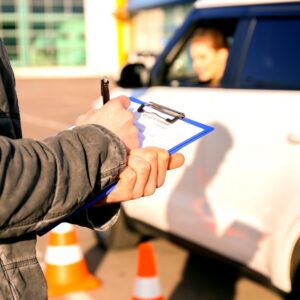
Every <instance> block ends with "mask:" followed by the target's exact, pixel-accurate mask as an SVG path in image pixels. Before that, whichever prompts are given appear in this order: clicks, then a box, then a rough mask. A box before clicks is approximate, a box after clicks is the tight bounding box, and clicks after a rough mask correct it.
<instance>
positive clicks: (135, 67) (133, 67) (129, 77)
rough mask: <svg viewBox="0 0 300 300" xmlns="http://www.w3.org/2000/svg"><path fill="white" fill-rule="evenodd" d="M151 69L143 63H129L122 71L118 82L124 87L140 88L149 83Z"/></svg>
mask: <svg viewBox="0 0 300 300" xmlns="http://www.w3.org/2000/svg"><path fill="white" fill-rule="evenodd" d="M148 81H149V71H148V70H147V68H146V66H145V65H144V64H142V63H134V64H127V65H126V66H125V67H124V68H123V69H122V70H121V73H120V78H119V80H118V82H117V84H118V85H119V86H120V87H123V88H140V87H144V86H147V85H148Z"/></svg>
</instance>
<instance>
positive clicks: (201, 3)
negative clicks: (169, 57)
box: [194, 0, 300, 9]
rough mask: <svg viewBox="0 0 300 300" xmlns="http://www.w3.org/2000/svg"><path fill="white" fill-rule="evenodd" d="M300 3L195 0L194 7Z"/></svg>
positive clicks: (254, 0) (268, 0)
mask: <svg viewBox="0 0 300 300" xmlns="http://www.w3.org/2000/svg"><path fill="white" fill-rule="evenodd" d="M295 2H298V3H300V1H299V0H197V1H195V3H194V7H195V8H197V9H200V8H210V7H224V6H226V7H228V6H244V5H261V4H279V3H295Z"/></svg>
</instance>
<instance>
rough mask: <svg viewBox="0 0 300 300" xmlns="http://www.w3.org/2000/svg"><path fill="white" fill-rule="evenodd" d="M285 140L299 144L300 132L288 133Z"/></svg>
mask: <svg viewBox="0 0 300 300" xmlns="http://www.w3.org/2000/svg"><path fill="white" fill-rule="evenodd" d="M287 140H288V142H289V143H290V144H300V134H297V133H290V134H288V136H287Z"/></svg>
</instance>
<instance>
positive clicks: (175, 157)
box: [168, 153, 185, 170]
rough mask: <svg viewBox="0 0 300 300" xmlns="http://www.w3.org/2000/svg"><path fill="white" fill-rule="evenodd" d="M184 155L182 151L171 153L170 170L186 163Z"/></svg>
mask: <svg viewBox="0 0 300 300" xmlns="http://www.w3.org/2000/svg"><path fill="white" fill-rule="evenodd" d="M184 160H185V159H184V156H183V155H182V154H181V153H175V154H172V155H170V159H169V165H168V170H172V169H176V168H179V167H181V166H182V165H183V164H184Z"/></svg>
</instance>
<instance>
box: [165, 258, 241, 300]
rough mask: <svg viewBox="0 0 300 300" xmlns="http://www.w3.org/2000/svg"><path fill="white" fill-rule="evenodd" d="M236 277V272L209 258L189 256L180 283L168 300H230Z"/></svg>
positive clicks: (232, 297)
mask: <svg viewBox="0 0 300 300" xmlns="http://www.w3.org/2000/svg"><path fill="white" fill-rule="evenodd" d="M238 275H239V274H238V271H237V270H234V269H233V268H232V269H231V268H229V267H228V266H223V264H220V262H217V261H214V260H212V259H211V258H208V257H205V256H199V255H195V254H190V255H189V258H188V260H187V263H186V266H185V269H184V271H183V274H182V281H181V282H180V283H179V284H178V285H177V287H176V289H175V290H174V292H173V293H172V295H171V296H170V298H169V300H182V299H188V300H199V299H205V300H232V299H234V295H235V285H236V281H237V280H238ZM212 291H213V293H212Z"/></svg>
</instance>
